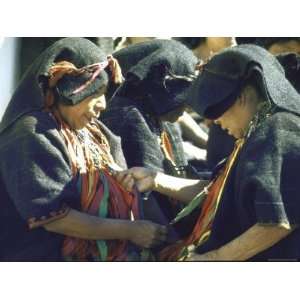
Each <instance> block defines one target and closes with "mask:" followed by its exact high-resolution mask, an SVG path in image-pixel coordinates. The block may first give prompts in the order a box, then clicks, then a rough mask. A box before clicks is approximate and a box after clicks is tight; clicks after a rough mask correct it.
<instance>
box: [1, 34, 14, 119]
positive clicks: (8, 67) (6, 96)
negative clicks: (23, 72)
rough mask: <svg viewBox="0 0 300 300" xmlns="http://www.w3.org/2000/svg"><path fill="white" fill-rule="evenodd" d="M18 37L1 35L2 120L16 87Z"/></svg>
mask: <svg viewBox="0 0 300 300" xmlns="http://www.w3.org/2000/svg"><path fill="white" fill-rule="evenodd" d="M18 42H19V40H18V38H13V37H10V38H1V37H0V120H1V118H2V116H3V113H4V111H5V108H6V106H7V103H8V102H9V100H10V97H11V96H12V93H13V91H14V88H15V78H16V75H17V63H18V62H17V58H18Z"/></svg>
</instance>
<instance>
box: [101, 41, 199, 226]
mask: <svg viewBox="0 0 300 300" xmlns="http://www.w3.org/2000/svg"><path fill="white" fill-rule="evenodd" d="M114 57H115V58H116V59H118V61H119V63H120V65H121V67H122V72H123V74H124V75H125V82H124V83H123V85H122V86H121V88H120V89H119V90H118V91H117V93H116V95H115V96H114V97H113V98H112V99H111V102H110V103H109V104H108V109H107V111H106V112H105V113H104V115H103V122H104V123H105V124H106V125H107V126H108V127H109V128H111V130H112V131H113V132H114V133H115V134H117V135H119V136H121V138H122V149H123V151H124V155H125V157H126V161H127V163H128V166H129V167H133V166H145V167H149V168H153V169H155V170H158V171H161V172H165V173H167V174H172V175H175V173H174V168H173V167H172V166H170V162H169V161H168V160H167V159H165V157H164V154H163V152H162V149H161V147H160V144H159V141H158V138H159V136H160V132H161V130H162V129H165V130H166V131H167V132H168V133H169V137H170V139H171V144H172V146H173V150H174V155H175V162H176V166H177V167H186V166H187V161H186V159H185V157H184V153H183V145H182V138H181V132H180V131H179V128H178V126H177V125H174V124H171V123H168V122H163V126H162V127H161V126H160V125H159V124H158V121H157V118H158V117H159V116H160V115H162V114H165V113H168V112H170V111H173V110H175V109H176V108H177V107H178V106H179V105H182V104H183V103H184V102H185V101H186V98H185V93H186V91H187V89H188V86H189V85H190V82H189V83H188V86H185V85H183V82H184V83H185V84H186V83H187V81H185V80H179V81H178V82H176V84H175V85H173V87H169V86H167V84H166V76H167V75H168V74H169V72H171V73H172V74H174V75H177V76H190V75H194V70H195V66H196V63H197V59H196V57H195V56H194V55H193V53H192V52H191V51H190V50H189V49H188V48H186V47H185V46H184V45H182V44H180V43H179V42H176V41H170V40H155V41H149V42H145V43H141V44H137V45H133V46H130V47H128V48H125V49H122V50H120V51H118V52H116V53H114ZM182 85H183V87H182V89H180V88H179V89H178V86H179V87H180V86H182ZM148 196H149V195H145V198H148ZM180 208H181V206H180V205H178V204H177V205H175V204H172V203H171V202H170V201H168V200H167V197H165V196H162V195H160V194H157V193H151V195H150V197H149V198H148V200H147V201H144V212H145V218H148V219H150V220H152V221H155V222H158V223H160V224H168V222H169V221H170V220H171V219H173V217H174V216H175V215H176V213H177V211H178V210H179V209H180Z"/></svg>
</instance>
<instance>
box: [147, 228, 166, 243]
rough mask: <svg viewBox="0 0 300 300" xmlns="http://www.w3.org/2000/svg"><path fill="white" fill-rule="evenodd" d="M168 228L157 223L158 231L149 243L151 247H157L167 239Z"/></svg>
mask: <svg viewBox="0 0 300 300" xmlns="http://www.w3.org/2000/svg"><path fill="white" fill-rule="evenodd" d="M167 237H168V229H167V227H166V226H161V225H156V231H155V233H154V237H153V240H152V242H151V243H150V245H149V248H152V247H155V246H157V245H159V244H161V243H163V242H165V241H166V240H167Z"/></svg>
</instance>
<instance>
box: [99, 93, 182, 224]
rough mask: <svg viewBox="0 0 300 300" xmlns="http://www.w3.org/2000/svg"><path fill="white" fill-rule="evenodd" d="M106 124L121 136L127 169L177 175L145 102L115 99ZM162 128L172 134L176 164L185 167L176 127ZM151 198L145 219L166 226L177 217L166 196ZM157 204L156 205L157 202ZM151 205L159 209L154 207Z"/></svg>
mask: <svg viewBox="0 0 300 300" xmlns="http://www.w3.org/2000/svg"><path fill="white" fill-rule="evenodd" d="M103 122H104V123H105V124H106V125H107V126H108V127H109V128H110V129H111V130H112V132H114V133H115V134H117V135H118V136H120V137H121V143H122V150H123V152H124V156H125V158H126V162H127V164H128V167H134V166H144V167H149V168H152V169H154V170H157V171H161V172H165V173H167V174H173V175H174V173H173V169H172V167H171V168H170V165H169V163H168V161H167V160H166V159H165V157H164V154H163V152H162V150H161V147H160V144H159V141H158V137H159V132H158V131H157V127H156V126H155V125H154V124H155V123H153V119H152V117H150V116H149V115H148V114H147V113H145V111H144V110H143V106H142V103H137V102H136V101H135V100H131V99H128V98H124V97H118V96H116V97H114V98H113V101H112V102H111V103H110V107H109V109H108V111H107V112H105V115H104V116H103ZM163 127H164V129H165V130H166V131H167V132H168V133H169V137H170V141H171V144H172V146H173V149H174V156H175V161H176V165H177V166H183V167H186V166H187V161H186V159H185V157H184V153H183V146H182V138H181V134H180V131H179V129H178V127H177V125H175V124H171V123H168V122H165V123H164V124H163ZM151 195H152V196H153V198H151V199H153V200H151V201H150V199H149V200H147V201H145V218H148V219H151V220H152V221H156V222H159V223H161V224H167V223H168V221H169V220H171V219H172V218H173V217H174V215H175V213H174V211H173V208H172V207H173V206H172V205H170V203H169V201H168V200H167V197H165V196H163V195H160V194H158V193H152V194H151ZM155 201H156V202H157V203H154V202H155ZM146 202H148V203H146ZM150 202H151V203H150ZM152 204H153V205H155V207H156V208H153V207H152V206H151V205H152ZM160 210H162V211H163V212H161V211H160ZM175 211H177V210H176V209H175ZM162 213H163V214H162Z"/></svg>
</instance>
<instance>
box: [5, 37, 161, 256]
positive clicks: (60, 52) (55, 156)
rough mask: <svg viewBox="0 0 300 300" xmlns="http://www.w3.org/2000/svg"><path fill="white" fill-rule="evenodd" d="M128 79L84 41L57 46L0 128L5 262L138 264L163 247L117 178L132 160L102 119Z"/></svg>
mask: <svg viewBox="0 0 300 300" xmlns="http://www.w3.org/2000/svg"><path fill="white" fill-rule="evenodd" d="M110 78H111V79H110ZM120 78H121V74H120V69H119V67H118V64H117V61H116V60H115V59H114V58H112V57H109V58H106V56H104V55H103V53H102V52H101V50H100V49H99V48H98V47H97V46H96V45H94V44H93V43H91V42H90V41H88V40H85V39H81V38H67V39H62V40H60V41H58V42H56V43H55V44H53V45H52V46H51V47H50V48H48V49H47V50H46V51H45V52H44V53H43V54H42V55H41V56H40V57H39V58H38V59H37V60H36V61H35V62H34V64H33V65H32V66H31V68H30V69H29V70H28V72H27V73H26V74H25V75H24V77H23V79H22V81H21V83H20V85H19V87H18V88H17V90H16V92H15V94H14V96H13V97H12V99H11V101H10V103H9V105H8V107H7V110H6V112H5V114H4V117H3V120H2V122H1V125H0V155H1V164H0V172H1V173H0V174H1V195H2V196H1V209H0V211H1V212H0V222H1V226H0V228H1V229H0V240H1V250H0V254H1V255H0V256H1V260H5V261H7V260H13V261H19V260H21V261H59V260H63V259H65V260H79V261H86V260H92V261H99V260H100V261H118V260H121V261H125V260H139V259H140V256H141V248H148V247H151V246H153V245H156V243H157V242H159V241H160V240H164V237H165V228H164V227H162V226H159V225H155V224H153V223H150V222H146V221H138V220H137V219H139V203H138V202H139V201H138V195H137V194H136V193H135V192H133V193H128V192H126V191H125V190H124V189H123V188H122V186H121V185H119V184H118V183H117V182H116V181H115V180H114V179H113V177H112V173H113V172H114V170H116V169H120V168H121V167H123V168H125V167H126V164H125V160H124V157H123V155H122V152H121V150H120V145H119V143H120V141H119V140H118V138H117V137H115V136H114V135H113V134H112V133H111V132H110V131H109V130H108V129H107V128H106V127H105V126H103V125H102V124H101V123H100V122H99V121H98V120H97V118H98V117H99V116H100V113H101V112H102V111H103V110H104V109H105V106H106V103H105V96H104V94H105V92H106V89H107V88H108V85H109V84H110V83H112V82H114V83H117V82H118V81H119V80H120ZM132 220H135V221H132ZM142 254H143V255H145V251H144V252H143V253H142Z"/></svg>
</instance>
